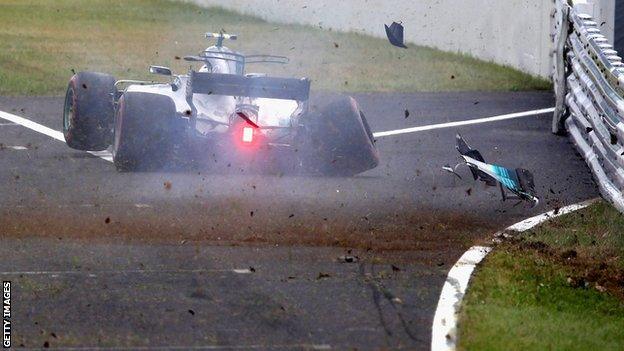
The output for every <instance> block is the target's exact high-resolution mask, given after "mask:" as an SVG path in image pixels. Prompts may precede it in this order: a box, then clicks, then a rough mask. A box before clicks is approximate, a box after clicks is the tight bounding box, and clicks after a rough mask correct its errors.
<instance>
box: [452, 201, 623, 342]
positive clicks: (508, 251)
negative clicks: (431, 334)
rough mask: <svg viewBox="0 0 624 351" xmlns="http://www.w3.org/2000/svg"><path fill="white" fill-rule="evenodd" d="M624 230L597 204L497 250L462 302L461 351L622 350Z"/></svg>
mask: <svg viewBox="0 0 624 351" xmlns="http://www.w3.org/2000/svg"><path fill="white" fill-rule="evenodd" d="M623 225H624V218H623V216H622V215H621V214H620V213H619V212H617V211H616V210H615V209H613V208H611V207H610V206H609V205H608V204H605V203H603V202H600V203H597V204H594V205H592V206H590V207H589V208H587V209H585V210H582V211H579V212H576V213H573V214H570V215H566V216H562V217H560V218H558V219H556V220H553V221H550V222H548V223H546V224H544V225H542V226H540V227H538V228H536V229H535V230H533V231H531V232H529V233H527V234H526V235H523V237H522V239H519V240H512V241H510V242H505V243H503V244H501V245H499V246H498V247H496V248H495V250H494V251H493V252H492V253H491V254H490V255H489V256H488V257H487V258H486V259H485V261H484V262H483V264H482V265H481V266H480V267H479V268H478V270H477V272H476V274H475V276H474V277H473V280H472V282H471V285H470V288H469V290H468V294H467V296H466V299H465V300H464V305H463V307H462V311H461V315H460V324H459V329H460V338H459V341H460V349H463V350H622V349H624V299H623V296H624V294H623V290H624V285H623V284H622V282H623V281H622V276H621V274H622V270H621V268H622V266H621V264H622V253H624V250H623V249H624V245H623V242H624V239H623V236H624V233H623V230H622V228H624V226H623ZM571 252H575V253H576V254H577V255H576V257H574V256H572V255H571V254H570V253H571ZM605 290H606V291H605Z"/></svg>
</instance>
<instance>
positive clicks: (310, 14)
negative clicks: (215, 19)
mask: <svg viewBox="0 0 624 351" xmlns="http://www.w3.org/2000/svg"><path fill="white" fill-rule="evenodd" d="M187 1H190V2H194V3H196V4H199V5H202V6H220V7H224V8H227V9H230V10H235V11H238V12H242V13H245V14H249V15H253V16H257V17H261V18H264V19H266V20H270V21H276V22H281V23H301V24H308V25H313V26H318V27H322V28H325V29H329V28H331V29H332V30H340V31H354V32H360V33H366V34H369V35H373V36H377V37H385V31H384V26H383V25H384V24H390V23H391V22H392V21H396V22H399V21H401V22H403V25H404V26H405V38H406V41H407V42H409V43H416V44H420V45H427V46H431V47H436V48H439V49H442V50H446V51H451V52H462V53H467V54H469V55H472V56H474V57H477V58H480V59H483V60H487V61H494V62H497V63H500V64H504V65H509V66H512V67H515V68H518V69H520V70H522V71H525V72H528V73H531V74H534V75H540V76H542V77H549V76H550V74H551V71H550V69H551V66H552V63H551V59H552V46H551V37H550V33H551V28H552V25H551V19H552V17H551V15H552V13H553V12H552V11H553V6H554V3H553V0H504V1H490V0H462V1H458V0H438V1H428V0H420V1H417V0H394V1H389V0H341V1H335V0H315V1H307V0H254V1H248V0H228V1H223V0H187ZM609 1H613V0H609Z"/></svg>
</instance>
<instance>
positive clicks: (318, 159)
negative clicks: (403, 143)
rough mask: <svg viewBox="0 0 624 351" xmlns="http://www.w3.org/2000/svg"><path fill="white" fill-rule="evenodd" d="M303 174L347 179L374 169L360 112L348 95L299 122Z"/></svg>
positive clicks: (376, 154)
mask: <svg viewBox="0 0 624 351" xmlns="http://www.w3.org/2000/svg"><path fill="white" fill-rule="evenodd" d="M302 122H303V123H302V124H303V134H304V138H303V140H305V145H304V146H303V147H301V149H302V150H301V151H302V153H301V156H302V159H301V163H302V164H303V165H304V168H305V170H306V171H309V172H310V171H311V172H312V173H318V174H323V175H336V176H351V175H355V174H358V173H361V172H364V171H366V170H369V169H372V168H375V167H377V165H378V164H379V152H378V151H377V147H376V146H375V142H374V139H373V133H372V132H371V130H370V127H369V126H368V122H367V121H366V117H364V113H362V111H361V110H360V107H359V106H358V104H357V102H356V101H355V99H354V98H352V97H350V96H338V97H336V98H334V99H332V100H330V102H329V103H327V104H326V105H324V106H323V107H321V108H320V109H318V110H316V111H315V110H311V111H310V113H309V114H308V115H306V116H304V119H303V120H302Z"/></svg>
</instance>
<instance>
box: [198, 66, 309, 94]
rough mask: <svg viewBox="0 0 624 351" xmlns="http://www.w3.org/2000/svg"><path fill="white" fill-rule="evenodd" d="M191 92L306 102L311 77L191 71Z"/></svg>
mask: <svg viewBox="0 0 624 351" xmlns="http://www.w3.org/2000/svg"><path fill="white" fill-rule="evenodd" d="M189 84H190V87H189V88H190V89H189V90H190V91H191V92H192V93H193V94H208V95H210V94H214V95H229V96H248V97H254V98H269V99H284V100H296V101H307V100H308V99H309V97H310V80H309V79H307V78H302V79H296V78H275V77H248V76H241V75H236V74H222V73H209V72H195V71H191V73H190V77H189Z"/></svg>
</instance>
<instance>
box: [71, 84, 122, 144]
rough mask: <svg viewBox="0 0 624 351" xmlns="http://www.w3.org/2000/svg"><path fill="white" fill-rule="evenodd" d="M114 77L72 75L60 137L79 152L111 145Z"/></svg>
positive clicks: (114, 90)
mask: <svg viewBox="0 0 624 351" xmlns="http://www.w3.org/2000/svg"><path fill="white" fill-rule="evenodd" d="M116 92H117V89H116V88H115V78H114V77H113V76H111V75H108V74H104V73H96V72H80V73H78V74H75V75H74V76H73V77H72V78H71V80H70V81H69V84H68V85H67V92H66V93H65V106H64V108H63V136H64V137H65V142H66V143H67V145H69V147H71V148H74V149H78V150H92V151H101V150H105V149H106V148H107V147H108V146H109V145H110V143H111V137H112V125H113V118H114V110H115V108H114V105H113V98H114V94H115V93H116Z"/></svg>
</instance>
